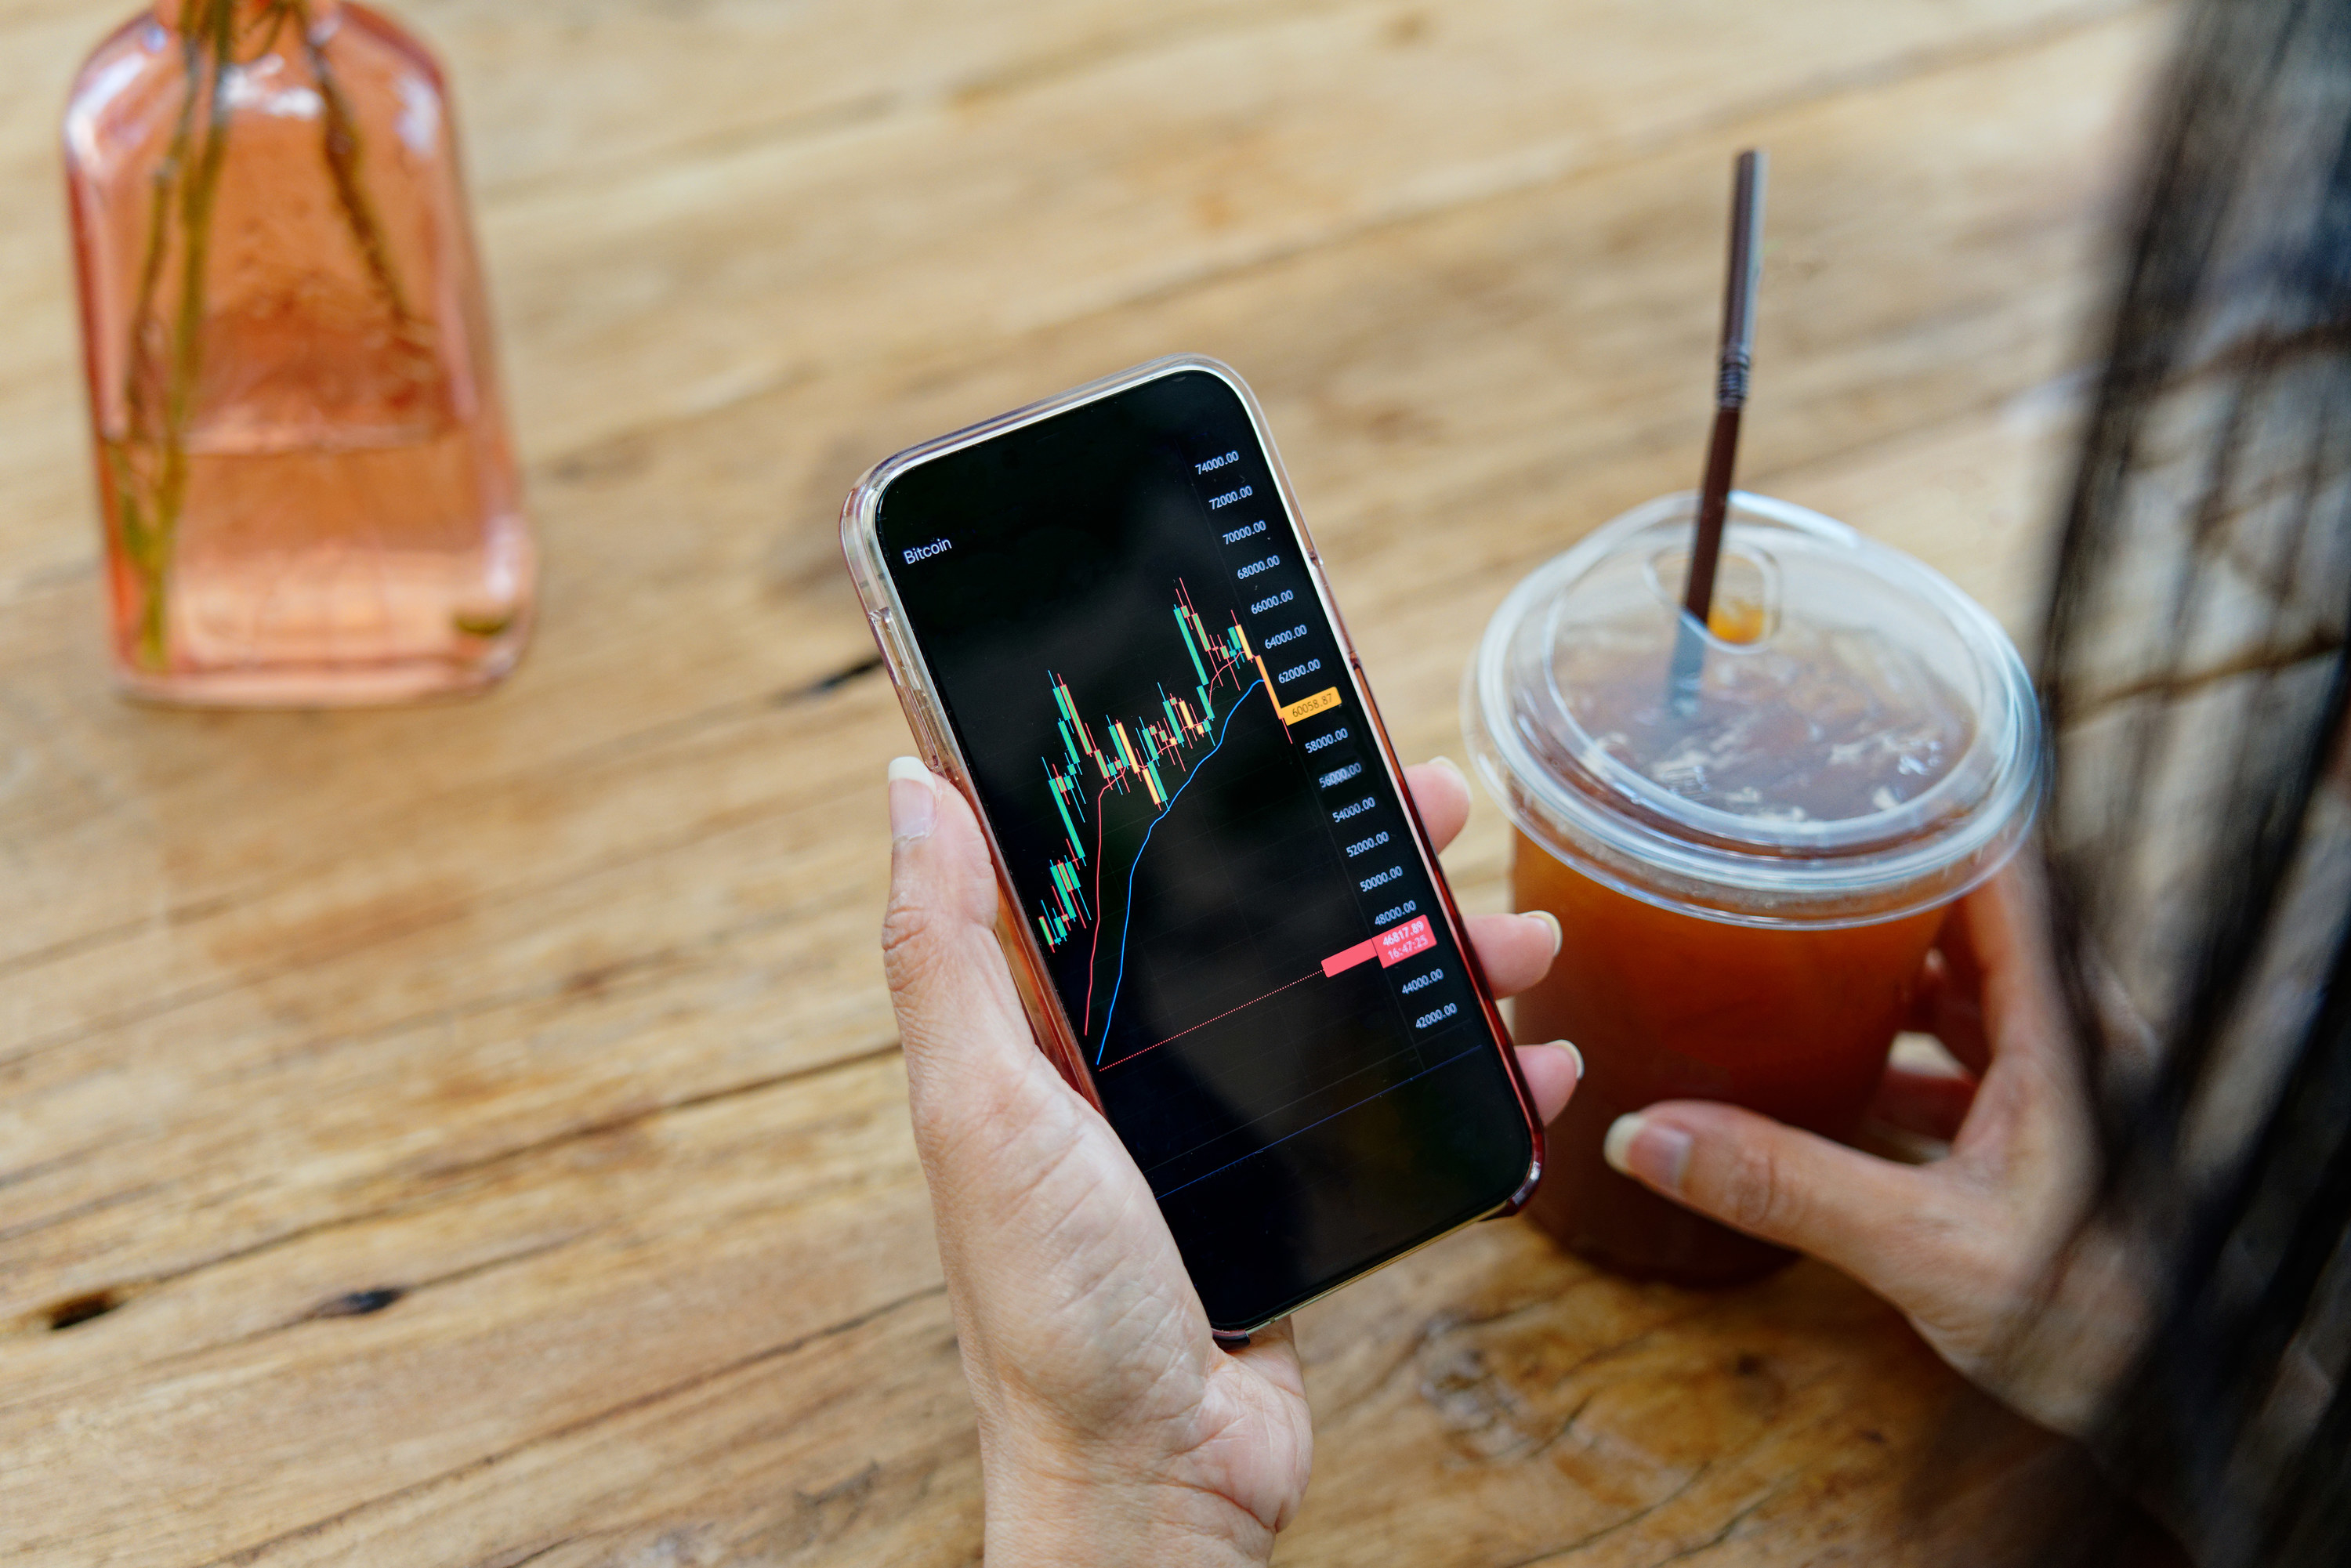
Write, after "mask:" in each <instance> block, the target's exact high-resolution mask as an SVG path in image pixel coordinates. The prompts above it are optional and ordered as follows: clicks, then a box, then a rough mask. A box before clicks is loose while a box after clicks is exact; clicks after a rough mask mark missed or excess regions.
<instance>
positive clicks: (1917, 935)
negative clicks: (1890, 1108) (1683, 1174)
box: [1463, 493, 2042, 1284]
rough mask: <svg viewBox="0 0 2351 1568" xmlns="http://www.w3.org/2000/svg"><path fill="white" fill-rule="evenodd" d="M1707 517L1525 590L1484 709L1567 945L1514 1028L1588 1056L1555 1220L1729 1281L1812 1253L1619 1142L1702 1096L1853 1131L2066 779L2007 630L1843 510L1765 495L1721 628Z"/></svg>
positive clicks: (1612, 542)
mask: <svg viewBox="0 0 2351 1568" xmlns="http://www.w3.org/2000/svg"><path fill="white" fill-rule="evenodd" d="M1696 505H1697V498H1696V497H1695V496H1694V495H1688V494H1685V495H1679V496H1668V497H1662V498H1660V499H1658V500H1655V501H1652V502H1649V503H1648V504H1647V505H1646V506H1643V507H1635V509H1633V510H1632V511H1630V512H1627V513H1625V515H1624V516H1623V517H1618V518H1616V519H1615V520H1614V522H1611V523H1609V524H1608V525H1606V526H1605V527H1604V528H1600V529H1599V530H1597V531H1596V532H1594V533H1593V534H1592V535H1591V536H1589V537H1588V538H1585V539H1584V540H1583V542H1581V543H1580V544H1578V545H1576V546H1575V548H1573V549H1570V550H1568V551H1567V552H1566V553H1565V554H1563V555H1561V556H1558V557H1556V558H1554V559H1552V560H1551V561H1549V562H1547V563H1546V564H1545V565H1543V566H1542V567H1541V568H1540V569H1538V570H1536V571H1535V572H1534V573H1533V574H1532V575H1531V576H1530V577H1528V578H1527V579H1526V580H1524V581H1523V582H1521V583H1520V584H1519V586H1518V588H1517V589H1516V590H1514V591H1512V592H1511V594H1510V598H1509V599H1508V600H1506V601H1504V602H1503V604H1502V607H1501V608H1500V610H1499V611H1498V612H1496V613H1495V616H1494V619H1493V622H1492V623H1491V624H1490V625H1489V627H1488V628H1487V631H1486V636H1485V640H1484V642H1483V643H1482V644H1481V645H1480V647H1479V653H1478V659H1477V663H1476V664H1475V665H1474V666H1473V668H1472V669H1471V671H1470V673H1469V677H1468V683H1467V687H1466V690H1465V692H1464V695H1463V710H1464V724H1465V727H1466V729H1467V731H1468V742H1469V748H1470V754H1471V756H1472V757H1473V758H1475V759H1476V763H1477V766H1478V768H1479V773H1480V774H1481V775H1482V776H1483V778H1484V779H1485V781H1486V784H1487V787H1488V788H1489V789H1490V790H1492V792H1493V793H1494V796H1495V798H1496V799H1497V800H1499V801H1500V802H1501V803H1502V805H1503V808H1504V810H1506V811H1508V812H1509V814H1510V820H1511V821H1512V823H1513V824H1514V825H1515V826H1516V828H1517V830H1518V836H1517V841H1516V853H1515V855H1514V857H1513V862H1512V868H1511V883H1512V888H1513V892H1514V894H1515V902H1516V904H1517V907H1519V908H1520V909H1522V910H1531V909H1547V910H1549V911H1551V912H1552V914H1553V915H1557V916H1558V917H1559V921H1560V925H1561V928H1562V934H1563V936H1564V940H1563V942H1562V946H1561V951H1560V956H1559V960H1558V962H1557V964H1556V965H1555V967H1553V969H1552V973H1551V975H1550V977H1548V978H1546V979H1545V981H1544V982H1543V984H1542V985H1541V986H1539V987H1537V988H1535V989H1534V990H1532V991H1530V992H1528V993H1527V994H1526V995H1524V996H1522V997H1520V998H1519V999H1518V1001H1517V1003H1516V1004H1515V1006H1514V1009H1513V1026H1514V1029H1515V1030H1516V1032H1517V1034H1518V1036H1519V1038H1520V1040H1558V1039H1566V1040H1573V1041H1575V1042H1576V1044H1577V1046H1578V1047H1579V1048H1580V1049H1581V1050H1582V1051H1583V1058H1584V1061H1585V1063H1586V1068H1587V1075H1586V1078H1585V1081H1584V1082H1583V1086H1582V1087H1580V1088H1579V1089H1578V1090H1577V1092H1576V1095H1575V1098H1574V1100H1573V1103H1571V1104H1570V1106H1569V1108H1568V1110H1567V1112H1566V1113H1565V1114H1564V1115H1563V1116H1562V1119H1561V1121H1560V1123H1559V1124H1557V1125H1555V1126H1554V1127H1553V1128H1552V1134H1551V1140H1550V1159H1549V1168H1548V1170H1547V1171H1546V1173H1545V1175H1544V1178H1543V1183H1542V1186H1541V1189H1540V1190H1539V1191H1538V1192H1537V1194H1536V1196H1535V1197H1534V1200H1533V1202H1532V1204H1531V1207H1530V1209H1529V1212H1530V1214H1531V1217H1532V1218H1534V1219H1535V1221H1536V1222H1537V1223H1538V1224H1540V1225H1541V1226H1542V1227H1543V1228H1546V1229H1547V1230H1550V1231H1551V1232H1552V1234H1553V1235H1555V1236H1556V1237H1558V1238H1559V1239H1561V1240H1562V1242H1564V1243H1565V1244H1566V1245H1568V1246H1569V1247H1571V1248H1573V1249H1575V1250H1576V1251H1578V1252H1580V1253H1582V1254H1583V1255H1585V1256H1587V1257H1590V1258H1592V1259H1593V1260H1597V1261H1599V1262H1602V1263H1604V1264H1606V1265H1608V1266H1610V1267H1612V1268H1614V1269H1617V1270H1621V1271H1624V1272H1627V1273H1632V1274H1635V1275H1639V1276H1643V1277H1654V1278H1663V1279H1669V1280H1674V1281H1680V1282H1683V1283H1691V1284H1710V1283H1728V1282H1730V1281H1737V1280H1741V1279H1749V1278H1752V1277H1754V1276H1756V1275H1758V1274H1760V1273H1762V1272H1764V1271H1766V1270H1770V1269H1771V1268H1774V1267H1776V1266H1778V1265H1779V1264H1780V1263H1782V1262H1784V1261H1785V1260H1786V1259H1787V1254H1786V1253H1784V1252H1782V1251H1781V1250H1780V1249H1776V1248H1772V1247H1769V1246H1766V1245H1764V1244H1763V1243H1761V1242H1759V1241H1756V1240H1754V1239H1751V1238H1749V1237H1745V1236H1742V1235H1740V1234H1739V1233H1737V1232H1735V1231H1732V1230H1729V1229H1728V1228H1724V1227H1722V1226H1719V1225H1716V1224H1714V1223H1713V1222H1712V1221H1710V1220H1706V1219H1702V1218H1698V1216H1696V1215H1693V1214H1691V1213H1690V1212H1689V1211H1687V1209H1684V1208H1682V1207H1679V1206H1678V1205H1676V1204H1672V1203H1669V1202H1667V1201H1666V1200H1665V1199H1663V1198H1660V1197H1656V1196H1655V1195H1654V1194H1652V1193H1650V1192H1648V1191H1647V1190H1646V1188H1644V1187H1641V1186H1638V1185H1636V1184H1635V1183H1633V1182H1631V1181H1629V1180H1627V1179H1625V1177H1623V1176H1618V1175H1617V1174H1616V1173H1614V1171H1612V1170H1610V1169H1609V1168H1608V1167H1607V1166H1605V1165H1604V1163H1603V1161H1602V1159H1601V1155H1600V1146H1601V1141H1602V1139H1603V1137H1604V1135H1605V1134H1606V1132H1607V1129H1608V1126H1609V1124H1610V1123H1612V1122H1613V1121H1614V1120H1615V1118H1616V1117H1618V1116H1619V1115H1621V1114H1623V1113H1625V1112H1628V1111H1635V1110H1639V1109H1642V1108H1644V1107H1646V1106H1648V1105H1651V1104H1655V1103H1657V1102H1658V1101H1661V1100H1670V1099H1684V1098H1699V1099H1708V1100H1721V1101H1728V1102H1729V1103H1734V1104H1740V1105H1745V1106H1748V1107H1750V1108H1751V1109H1753V1110H1757V1111H1761V1112H1763V1113H1766V1114H1768V1115H1771V1116H1775V1117H1777V1118H1779V1119H1780V1120H1782V1121H1784V1122H1789V1123H1792V1124H1795V1125H1798V1126H1802V1127H1808V1128H1811V1129H1812V1130H1813V1131H1815V1132H1818V1133H1822V1134H1826V1135H1828V1136H1830V1137H1834V1138H1848V1137H1850V1136H1851V1135H1852V1134H1853V1133H1854V1131H1855V1127H1856V1124H1858V1123H1859V1121H1860V1119H1861V1116H1862V1113H1863V1112H1864V1110H1865V1107H1866V1106H1867V1104H1868V1103H1869V1101H1870V1098H1871V1096H1872V1094H1873V1093H1874V1092H1876V1087H1877V1083H1878V1081H1879V1079H1880V1078H1881V1077H1882V1075H1883V1074H1884V1071H1885V1066H1886V1052H1887V1050H1888V1048H1889V1047H1890V1046H1891V1045H1892V1043H1893V1039H1894V1036H1895V1034H1896V1031H1897V1030H1899V1029H1900V1028H1901V1024H1902V1019H1903V1018H1904V1017H1905V1015H1906V1014H1907V1010H1908V1009H1909V1005H1910V1000H1911V997H1912V992H1913V989H1914V987H1915V985H1916V983H1917V976H1918V972H1919V968H1920V967H1921V964H1922V963H1923V961H1924V959H1925V956H1926V954H1927V950H1928V946H1930V945H1931V944H1932V943H1933V940H1934V937H1935V935H1936V932H1937V929H1938V927H1939V925H1941V922H1942V917H1943V912H1944V911H1945V909H1946V908H1948V907H1949V904H1950V903H1951V901H1952V900H1954V899H1956V898H1958V897H1959V895H1960V894H1964V893H1966V892H1967V891H1968V890H1970V888H1973V887H1975V886H1976V885H1978V884H1979V883H1981V882H1983V881H1984V880H1985V879H1986V878H1988V877H1990V876H1991V874H1992V873H1994V872H1996V871H1998V870H1999V869H2000V867H2001V865H2002V864H2003V863H2005V862H2006V861H2007V860H2008V858H2009V856H2010V855H2011V854H2012V853H2013V852H2015V850H2016V847H2017V845H2018V844H2019V843H2020V842H2022V841H2023V839H2024V837H2025V835H2026V834H2027V832H2028V831H2030V829H2031V826H2032V817H2033V814H2034V810H2035V809H2036V806H2037V804H2038V800H2039V794H2040V781H2041V778H2042V768H2041V742H2040V721H2039V710H2038V708H2037V706H2036V705H2035V702H2034V697H2033V692H2032V681H2031V678H2030V677H2029V676H2028V674H2026V671H2025V668H2024V664H2023V661H2022V659H2020V658H2019V657H2018V655H2017V653H2016V650H2015V648H2014V646H2013V645H2012V644H2011V643H2010V642H2009V640H2008V638H2007V636H2006V635H2005V634H2004V633H2003V632H2001V628H2000V626H1999V623H1998V622H1994V621H1993V620H1992V618H1991V616H1990V615H1989V614H1987V613H1986V612H1984V611H1983V610H1982V609H1981V608H1980V606H1978V605H1977V604H1976V603H1975V602H1974V601H1972V600H1970V599H1969V598H1968V597H1967V596H1966V595H1965V594H1964V593H1961V592H1960V591H1959V589H1958V588H1957V587H1955V586H1953V584H1952V583H1951V582H1950V581H1949V580H1948V579H1946V578H1944V577H1943V576H1942V575H1941V574H1940V573H1938V572H1937V571H1935V570H1932V569H1931V568H1929V567H1928V566H1926V565H1924V564H1922V563H1921V562H1919V561H1917V560H1915V559H1912V558H1910V557H1908V556H1907V555H1904V554H1902V553H1901V552H1900V551H1898V550H1895V549H1887V548H1886V547H1885V546H1883V545H1879V544H1875V543H1872V542H1871V541H1870V540H1868V539H1865V538H1863V537H1861V536H1860V535H1859V534H1856V533H1855V532H1854V531H1853V530H1852V529H1851V528H1846V527H1844V525H1843V524H1841V523H1837V522H1834V521H1832V520H1830V519H1829V518H1827V517H1822V516H1821V515H1820V514H1818V513H1816V512H1812V511H1808V510H1806V509H1805V508H1803V507H1796V506H1792V505H1790V504H1788V503H1787V502H1784V501H1775V500H1771V499H1769V498H1768V497H1761V496H1750V495H1747V494H1744V493H1739V494H1734V495H1733V497H1731V507H1730V514H1729V526H1728V528H1727V531H1726V534H1725V539H1724V547H1723V556H1722V562H1721V567H1720V570H1719V577H1718V587H1717V591H1716V598H1715V612H1714V615H1713V617H1712V620H1711V627H1710V628H1700V627H1699V626H1698V624H1697V622H1695V620H1693V619H1692V618H1690V617H1688V616H1687V615H1685V614H1684V613H1682V612H1681V610H1680V608H1679V599H1680V591H1681V586H1682V581H1683V577H1684V574H1685V570H1686V568H1687V560H1688V549H1689V539H1690V536H1691V531H1692V522H1693V517H1694V514H1695V508H1696ZM1692 640H1695V642H1693V641H1692ZM1677 648H1678V649H1679V650H1680V652H1681V654H1682V658H1681V669H1682V670H1683V672H1685V673H1687V671H1688V670H1689V668H1690V667H1691V657H1690V655H1691V654H1692V653H1693V652H1697V651H1701V650H1702V652H1703V664H1702V674H1701V676H1700V678H1699V683H1698V688H1697V690H1696V693H1695V695H1694V699H1693V696H1692V695H1691V694H1690V693H1689V690H1688V687H1687V685H1684V686H1682V687H1681V688H1680V691H1681V695H1680V697H1679V700H1677V688H1676V685H1675V678H1674V677H1675V674H1676V653H1677Z"/></svg>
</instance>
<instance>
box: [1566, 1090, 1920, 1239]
mask: <svg viewBox="0 0 2351 1568" xmlns="http://www.w3.org/2000/svg"><path fill="white" fill-rule="evenodd" d="M1602 1153H1603V1155H1604V1157H1605V1158H1606V1159H1607V1161H1608V1163H1609V1164H1610V1165H1612V1166H1614V1167H1615V1168H1616V1169H1618V1170H1620V1171H1622V1172H1624V1173H1625V1175H1626V1176H1631V1177H1632V1178H1633V1179H1634V1180H1635V1181H1637V1182H1639V1183H1641V1184H1642V1185H1643V1186H1646V1187H1649V1188H1650V1189H1651V1190H1653V1191H1656V1192H1658V1193H1662V1194H1664V1195H1665V1196H1666V1197H1670V1198H1673V1199H1674V1200H1675V1201H1677V1202H1678V1203H1681V1204H1685V1205H1687V1207H1691V1208H1694V1209H1696V1210H1698V1212H1699V1213H1700V1214H1704V1215H1708V1216H1709V1217H1711V1218H1715V1219H1719V1220H1720V1221H1722V1222H1723V1223H1724V1224H1725V1225H1729V1226H1731V1227H1733V1228H1737V1229H1740V1230H1743V1231H1746V1232H1747V1233H1748V1234H1749V1235H1750V1236H1760V1237H1761V1238H1762V1239H1764V1240H1766V1241H1776V1242H1778V1243H1779V1244H1780V1245H1781V1246H1782V1247H1792V1248H1794V1249H1797V1250H1798V1251H1800V1252H1809V1253H1811V1254H1813V1256H1814V1257H1816V1258H1821V1259H1824V1260H1827V1261H1828V1262H1830V1263H1833V1264H1834V1265H1835V1266H1836V1267H1838V1268H1840V1269H1843V1270H1845V1272H1847V1273H1849V1274H1853V1275H1855V1276H1856V1277H1858V1278H1860V1279H1864V1280H1869V1281H1878V1280H1882V1279H1884V1278H1885V1277H1886V1273H1887V1270H1889V1268H1894V1267H1896V1266H1897V1265H1898V1264H1899V1262H1900V1260H1901V1259H1902V1258H1903V1257H1904V1256H1905V1254H1906V1253H1911V1252H1916V1251H1917V1249H1918V1247H1919V1245H1920V1243H1921V1238H1920V1236H1919V1235H1918V1234H1917V1231H1918V1230H1919V1229H1920V1228H1922V1227H1921V1226H1920V1225H1919V1218H1918V1217H1919V1216H1920V1215H1921V1213H1922V1212H1923V1211H1924V1210H1925V1209H1926V1207H1928V1206H1927V1204H1926V1202H1925V1198H1926V1196H1927V1195H1926V1191H1925V1189H1923V1188H1922V1186H1921V1183H1922V1181H1924V1180H1926V1179H1928V1178H1927V1177H1926V1176H1924V1174H1923V1172H1922V1170H1921V1169H1920V1168H1919V1167H1914V1166H1899V1165H1896V1164H1894V1163H1892V1162H1891V1161H1887V1160H1881V1159H1877V1158H1876V1157H1875V1156H1873V1155H1865V1154H1861V1153H1859V1152H1857V1151H1855V1150H1853V1149H1848V1148H1846V1147H1844V1145H1840V1144H1833V1143H1831V1142H1829V1141H1828V1140H1827V1139H1826V1138H1823V1137H1819V1136H1817V1135H1815V1134H1811V1133H1806V1132H1801V1131H1799V1130H1798V1129H1796V1128H1793V1127H1788V1126H1782V1124H1780V1123H1778V1122H1774V1121H1772V1120H1771V1118H1770V1117H1768V1116H1759V1115H1757V1114H1756V1113H1753V1112H1751V1111H1742V1110H1740V1109H1738V1108H1736V1107H1734V1106H1729V1105H1716V1104H1710V1103H1705V1102H1702V1101H1696V1100H1671V1101H1667V1102H1666V1103H1663V1104H1660V1105H1652V1106H1650V1107H1649V1108H1648V1109H1647V1110H1646V1111H1642V1112H1638V1113H1635V1114H1633V1115H1629V1116H1619V1117H1618V1118H1617V1119H1616V1121H1615V1123H1614V1125H1612V1126H1611V1127H1610V1128H1609V1129H1608V1136H1607V1139H1606V1141H1605V1143H1604V1145H1602ZM1928 1168H1931V1167H1928Z"/></svg>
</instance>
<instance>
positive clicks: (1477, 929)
mask: <svg viewBox="0 0 2351 1568" xmlns="http://www.w3.org/2000/svg"><path fill="white" fill-rule="evenodd" d="M1559 941H1560V933H1559V916H1557V915H1553V914H1552V913H1551V911H1549V910H1547V909H1538V910H1536V911H1535V912H1534V913H1532V914H1531V915H1472V916H1470V919H1469V946H1472V947H1474V948H1476V949H1477V952H1478V967H1479V968H1481V969H1483V970H1485V971H1486V983H1487V984H1488V985H1489V986H1491V987H1492V988H1494V994H1495V995H1496V996H1498V997H1514V996H1517V995H1518V994H1519V993H1520V991H1523V990H1525V989H1526V988H1528V987H1529V986H1531V985H1533V984H1534V983H1535V982H1536V981H1537V980H1540V979H1541V978H1542V977H1544V976H1545V975H1547V974H1549V973H1551V961H1552V959H1553V958H1556V957H1558V956H1559Z"/></svg>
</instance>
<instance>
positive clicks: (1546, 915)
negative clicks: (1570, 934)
mask: <svg viewBox="0 0 2351 1568" xmlns="http://www.w3.org/2000/svg"><path fill="white" fill-rule="evenodd" d="M1526 915H1527V918H1528V919H1530V920H1540V921H1541V922H1542V923H1543V924H1544V925H1548V926H1550V927H1551V956H1552V957H1554V958H1556V957H1558V956H1559V950H1560V947H1561V946H1562V944H1564V943H1565V942H1566V940H1567V934H1566V933H1565V932H1563V931H1562V930H1561V929H1560V928H1559V916H1558V915H1553V914H1552V912H1551V911H1550V910H1548V909H1530V910H1528V911H1527V912H1526Z"/></svg>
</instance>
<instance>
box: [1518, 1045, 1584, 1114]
mask: <svg viewBox="0 0 2351 1568" xmlns="http://www.w3.org/2000/svg"><path fill="white" fill-rule="evenodd" d="M1519 1071H1520V1074H1521V1075H1522V1076H1523V1077H1524V1078H1525V1079H1526V1081H1527V1092H1529V1093H1531V1094H1532V1095H1533V1096H1534V1097H1535V1114H1536V1115H1537V1116H1539V1117H1541V1120H1542V1124H1543V1125H1545V1126H1546V1127H1547V1126H1549V1125H1551V1124H1552V1123H1553V1122H1556V1121H1558V1120H1559V1113H1561V1112H1562V1111H1564V1110H1566V1109H1567V1102H1568V1097H1569V1096H1570V1095H1572V1094H1573V1093H1574V1092H1575V1086H1576V1085H1577V1084H1578V1083H1581V1082H1583V1053H1582V1052H1581V1051H1577V1050H1576V1049H1575V1047H1573V1046H1572V1045H1570V1044H1568V1043H1567V1041H1565V1040H1559V1041H1557V1042H1556V1043H1554V1044H1551V1045H1522V1046H1520V1047H1519Z"/></svg>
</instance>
